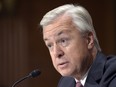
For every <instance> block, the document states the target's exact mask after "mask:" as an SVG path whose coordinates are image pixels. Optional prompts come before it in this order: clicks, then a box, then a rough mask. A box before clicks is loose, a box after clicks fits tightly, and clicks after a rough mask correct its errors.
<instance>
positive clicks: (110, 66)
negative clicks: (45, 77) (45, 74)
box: [58, 52, 116, 87]
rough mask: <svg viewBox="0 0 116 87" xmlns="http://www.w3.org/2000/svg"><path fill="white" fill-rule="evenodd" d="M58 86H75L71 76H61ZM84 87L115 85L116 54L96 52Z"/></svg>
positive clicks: (115, 86)
mask: <svg viewBox="0 0 116 87" xmlns="http://www.w3.org/2000/svg"><path fill="white" fill-rule="evenodd" d="M58 87H75V80H74V79H73V78H72V77H62V78H61V80H60V82H59V84H58ZM84 87H116V56H113V55H112V56H105V55H104V54H102V53H101V52H98V53H97V56H96V59H95V61H94V62H93V64H92V66H91V69H90V71H89V73H88V77H87V79H86V82H85V85H84Z"/></svg>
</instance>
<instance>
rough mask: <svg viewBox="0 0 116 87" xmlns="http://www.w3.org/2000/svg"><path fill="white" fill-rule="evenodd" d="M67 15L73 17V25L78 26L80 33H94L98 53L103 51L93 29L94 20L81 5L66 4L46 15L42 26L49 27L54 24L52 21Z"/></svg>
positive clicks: (41, 23)
mask: <svg viewBox="0 0 116 87" xmlns="http://www.w3.org/2000/svg"><path fill="white" fill-rule="evenodd" d="M65 13H68V14H69V15H70V17H72V19H73V20H72V21H73V23H74V24H75V25H76V27H77V29H78V30H79V31H80V32H82V33H83V34H85V33H88V32H92V33H93V36H94V43H95V47H96V48H97V50H98V51H101V48H100V46H99V42H98V39H97V36H96V33H95V30H94V27H93V23H92V18H91V16H90V14H89V12H88V11H87V10H86V9H85V8H84V7H82V6H80V5H73V4H66V5H63V6H60V7H57V8H55V9H53V10H51V11H49V12H48V13H47V14H45V15H44V17H43V19H42V20H41V22H40V25H41V26H42V27H44V26H47V25H49V24H50V23H52V21H53V20H55V18H57V17H58V16H60V15H63V14H65Z"/></svg>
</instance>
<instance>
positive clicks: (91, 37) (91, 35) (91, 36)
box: [87, 32, 94, 49]
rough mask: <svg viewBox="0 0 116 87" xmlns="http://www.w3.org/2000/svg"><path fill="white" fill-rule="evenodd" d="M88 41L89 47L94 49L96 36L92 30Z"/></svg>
mask: <svg viewBox="0 0 116 87" xmlns="http://www.w3.org/2000/svg"><path fill="white" fill-rule="evenodd" d="M87 41H88V49H92V48H93V47H94V36H93V33H92V32H89V33H88V35H87Z"/></svg>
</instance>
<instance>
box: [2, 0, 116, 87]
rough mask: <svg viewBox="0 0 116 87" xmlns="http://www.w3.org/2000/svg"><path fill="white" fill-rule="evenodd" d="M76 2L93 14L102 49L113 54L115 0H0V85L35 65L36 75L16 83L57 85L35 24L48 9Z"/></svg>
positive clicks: (7, 86)
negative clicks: (38, 74) (36, 76)
mask: <svg viewBox="0 0 116 87" xmlns="http://www.w3.org/2000/svg"><path fill="white" fill-rule="evenodd" d="M66 3H74V4H75V3H79V4H81V5H82V6H84V7H85V8H86V9H87V10H88V11H89V13H90V14H91V16H92V18H93V23H94V27H95V30H96V33H97V36H98V39H99V42H100V46H101V48H102V51H103V52H104V53H105V54H106V55H108V54H116V45H115V44H116V29H115V28H116V1H115V0H0V87H11V85H12V84H13V83H14V82H15V81H16V80H18V79H19V78H21V77H23V76H24V75H27V73H29V72H30V71H32V70H34V69H37V68H39V69H40V70H41V71H42V74H41V75H40V76H39V77H38V78H34V79H28V80H25V81H23V82H22V83H21V84H19V85H18V86H17V87H57V84H58V81H59V78H60V77H61V76H60V74H59V73H57V72H56V71H55V69H54V68H53V66H52V62H51V59H50V55H49V52H48V50H47V48H46V47H45V45H44V42H43V40H42V34H41V32H40V31H39V30H40V27H38V24H39V22H40V20H41V18H42V16H43V15H44V14H45V13H46V12H48V11H49V10H51V9H53V8H55V7H57V6H59V5H63V4H66Z"/></svg>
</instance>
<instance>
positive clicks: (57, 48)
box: [54, 45, 64, 58]
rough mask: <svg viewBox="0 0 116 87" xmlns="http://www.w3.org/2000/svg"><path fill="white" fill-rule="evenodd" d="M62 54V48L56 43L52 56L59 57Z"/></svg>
mask: <svg viewBox="0 0 116 87" xmlns="http://www.w3.org/2000/svg"><path fill="white" fill-rule="evenodd" d="M63 55H64V51H63V50H62V48H61V47H60V46H58V45H55V46H54V56H55V57H56V58H61V57H62V56H63Z"/></svg>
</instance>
